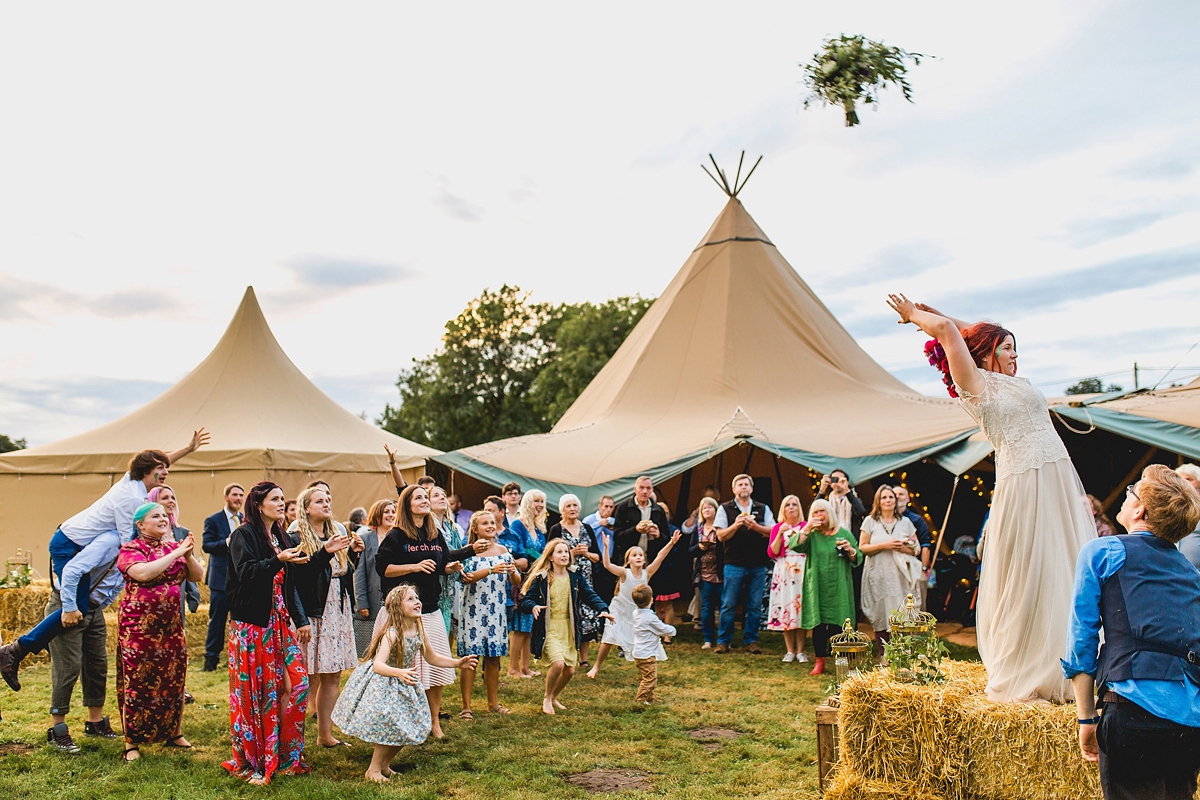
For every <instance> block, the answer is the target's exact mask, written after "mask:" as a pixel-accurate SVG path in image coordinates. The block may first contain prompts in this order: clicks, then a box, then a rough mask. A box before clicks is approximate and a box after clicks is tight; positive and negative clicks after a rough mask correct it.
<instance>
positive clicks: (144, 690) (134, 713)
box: [117, 536, 187, 744]
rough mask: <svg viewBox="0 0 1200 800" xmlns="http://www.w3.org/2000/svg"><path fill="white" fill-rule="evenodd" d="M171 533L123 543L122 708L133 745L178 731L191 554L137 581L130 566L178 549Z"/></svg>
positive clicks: (119, 704) (119, 565) (119, 659)
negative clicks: (183, 608) (183, 602)
mask: <svg viewBox="0 0 1200 800" xmlns="http://www.w3.org/2000/svg"><path fill="white" fill-rule="evenodd" d="M178 546H179V544H178V543H177V542H175V541H173V540H171V539H170V538H168V537H164V538H163V539H159V540H157V541H155V540H152V539H147V538H144V537H142V536H137V537H134V538H133V539H132V540H131V541H130V542H129V543H128V544H126V545H123V546H122V547H121V553H120V555H119V556H118V557H117V569H119V570H120V571H121V573H122V574H123V575H125V595H124V597H122V599H121V606H120V610H119V611H118V613H117V707H118V709H119V710H120V712H121V727H122V728H124V730H125V738H126V739H128V740H129V742H130V743H132V744H152V743H154V742H165V741H167V740H168V739H170V738H171V737H172V736H176V735H178V733H179V725H180V722H181V721H182V720H183V684H184V679H185V678H186V676H187V641H186V640H185V638H184V634H183V617H182V616H181V615H180V613H179V608H180V591H181V588H180V587H181V586H182V585H183V581H184V579H185V578H186V577H187V559H185V558H178V559H176V560H174V561H172V562H171V565H170V566H169V567H167V568H166V569H165V570H163V572H162V574H161V575H158V576H157V577H155V578H152V579H150V580H148V581H145V582H142V581H135V580H133V579H132V578H130V577H129V574H128V570H129V568H130V567H131V566H133V565H134V564H149V563H150V562H151V561H157V560H158V559H160V558H162V557H163V556H165V555H166V554H167V553H170V552H171V551H172V550H174V549H176V548H177V547H178Z"/></svg>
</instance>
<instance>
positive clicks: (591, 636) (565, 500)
mask: <svg viewBox="0 0 1200 800" xmlns="http://www.w3.org/2000/svg"><path fill="white" fill-rule="evenodd" d="M582 507H583V506H582V505H581V504H580V502H579V498H578V497H576V496H575V495H573V494H564V495H563V496H562V497H561V498H560V499H559V501H558V513H560V514H562V519H561V520H560V521H559V522H558V523H557V524H556V525H555V526H554V527H552V528H551V529H550V532H549V533H547V534H546V538H547V540H550V539H562V540H563V541H564V542H566V543H567V545H568V546H569V547H570V548H571V559H572V561H571V565H572V566H573V567H574V568H575V572H576V573H577V574H578V575H579V576H580V577H581V578H582V579H583V582H584V583H586V584H587V585H588V587H589V588H591V589H595V588H596V585H595V583H594V582H593V581H592V565H593V564H597V563H599V561H600V547H599V545H598V543H597V542H596V532H595V531H594V530H592V526H591V525H588V524H587V523H586V522H583V521H582V520H580V519H579V512H580V510H581V509H582ZM601 627H603V626H602V623H601V622H600V615H599V614H597V613H596V611H595V610H594V609H593V608H592V607H591V606H589V605H584V606H583V607H581V608H580V609H579V629H580V631H582V638H581V640H580V641H579V642H577V644H578V645H579V668H580V669H583V670H589V669H591V668H592V665H591V664H590V663H589V662H588V650H589V648H590V647H591V643H592V642H594V641H596V640H597V639H599V638H600V629H601Z"/></svg>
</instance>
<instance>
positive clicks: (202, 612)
mask: <svg viewBox="0 0 1200 800" xmlns="http://www.w3.org/2000/svg"><path fill="white" fill-rule="evenodd" d="M49 601H50V582H49V581H46V580H37V581H34V582H33V583H31V584H29V585H28V586H23V587H21V588H20V589H0V636H3V639H4V641H6V642H11V641H12V640H13V639H15V638H17V637H18V636H20V635H22V634H24V633H25V632H27V631H28V630H29V629H30V628H32V627H33V626H34V625H37V624H38V623H39V622H41V621H42V618H43V617H44V616H45V615H46V603H48V602H49ZM120 602H121V600H120V598H119V597H118V599H117V602H115V603H113V604H112V605H111V606H109V608H108V610H106V611H105V612H104V622H105V624H106V626H107V627H108V652H109V654H112V653H115V652H116V650H117V607H118V605H119V604H120ZM185 630H186V633H187V641H188V652H189V653H190V654H191V655H193V656H203V655H204V637H205V634H206V633H207V632H208V604H207V603H205V602H202V603H201V604H200V607H199V609H198V610H197V611H196V613H194V614H193V613H189V614H188V615H187V624H186V627H185ZM27 661H28V663H39V662H42V663H45V662H48V661H49V656H48V655H47V654H46V653H41V654H38V655H31V656H29V657H28V658H27Z"/></svg>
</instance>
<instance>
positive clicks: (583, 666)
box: [579, 661, 592, 669]
mask: <svg viewBox="0 0 1200 800" xmlns="http://www.w3.org/2000/svg"><path fill="white" fill-rule="evenodd" d="M579 668H580V669H591V668H592V662H590V661H584V662H583V663H582V664H580V665H579Z"/></svg>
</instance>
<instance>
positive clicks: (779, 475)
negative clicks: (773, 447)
mask: <svg viewBox="0 0 1200 800" xmlns="http://www.w3.org/2000/svg"><path fill="white" fill-rule="evenodd" d="M775 477H776V479H778V481H779V502H781V503H782V502H783V498H785V497H787V490H785V489H784V488H783V471H782V470H780V469H779V456H778V455H777V456H775ZM800 513H801V514H803V513H804V509H803V508H801V509H800ZM775 521H776V522H779V520H775Z"/></svg>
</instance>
